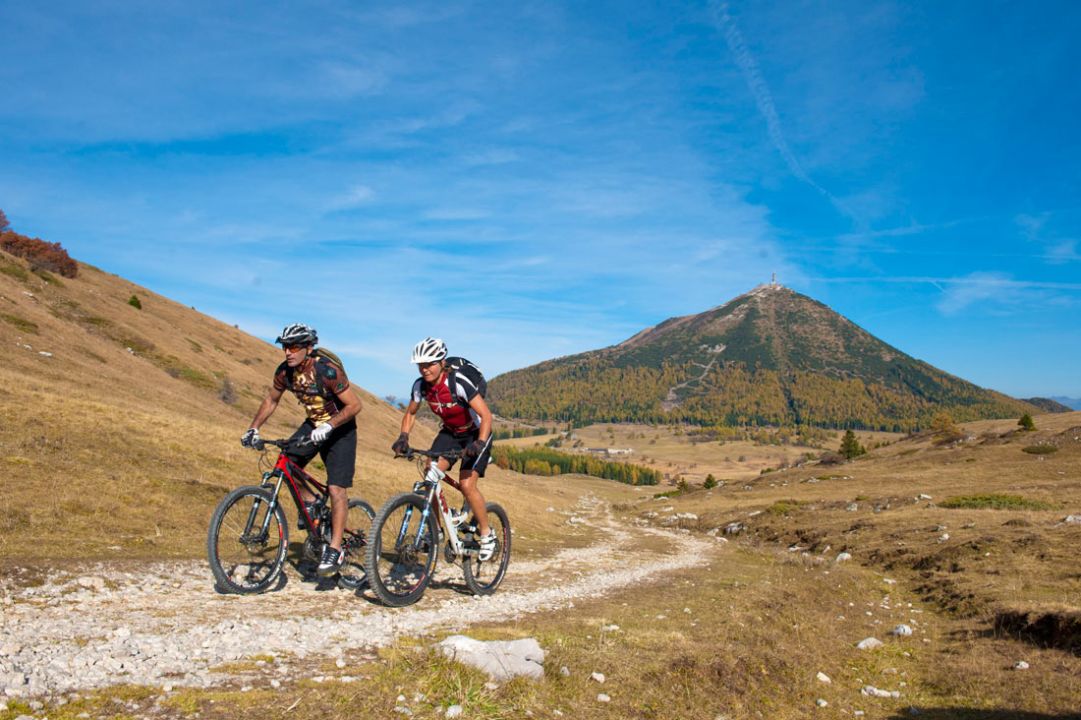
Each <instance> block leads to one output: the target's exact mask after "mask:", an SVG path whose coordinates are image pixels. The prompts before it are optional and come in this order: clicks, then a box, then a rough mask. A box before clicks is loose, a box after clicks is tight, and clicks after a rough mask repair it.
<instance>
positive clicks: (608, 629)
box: [601, 625, 619, 632]
mask: <svg viewBox="0 0 1081 720" xmlns="http://www.w3.org/2000/svg"><path fill="white" fill-rule="evenodd" d="M601 630H602V631H604V632H618V631H619V625H603V626H601Z"/></svg>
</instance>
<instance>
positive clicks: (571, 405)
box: [490, 283, 1039, 431]
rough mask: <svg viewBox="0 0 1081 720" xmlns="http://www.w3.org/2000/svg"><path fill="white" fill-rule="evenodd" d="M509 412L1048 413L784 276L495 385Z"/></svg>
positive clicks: (895, 418) (842, 418) (611, 416)
mask: <svg viewBox="0 0 1081 720" xmlns="http://www.w3.org/2000/svg"><path fill="white" fill-rule="evenodd" d="M490 389H491V392H490V396H491V398H492V400H491V402H492V403H493V405H494V406H495V407H496V409H497V411H498V412H499V413H500V414H501V415H504V416H507V417H517V418H523V419H533V420H555V421H565V422H572V423H577V424H585V423H590V422H602V421H610V422H621V421H628V422H690V423H696V424H727V425H743V424H749V423H754V424H766V425H790V424H809V425H817V426H824V427H853V428H868V429H882V430H896V431H901V430H911V429H914V428H918V427H921V426H924V425H926V424H927V423H929V421H930V419H931V417H932V416H933V415H934V414H935V413H937V412H940V411H947V412H949V413H950V414H951V416H952V417H953V419H954V420H957V421H965V420H975V419H980V418H992V417H1011V416H1018V417H1019V416H1020V415H1021V414H1022V413H1025V412H1039V409H1038V408H1036V407H1034V406H1033V405H1030V404H1027V403H1025V402H1023V401H1020V400H1016V399H1014V398H1010V397H1007V396H1006V395H1003V394H1001V393H997V392H994V391H991V390H986V389H983V388H980V387H977V386H976V385H973V384H972V383H970V382H967V381H965V380H962V379H961V378H958V377H954V376H953V375H950V374H948V373H945V372H943V371H941V370H938V369H937V368H934V367H932V366H931V365H928V364H927V363H925V362H922V361H920V360H916V359H914V358H912V357H910V356H908V355H906V354H905V353H903V352H901V351H900V350H898V349H896V348H894V347H891V346H890V345H887V344H886V343H884V342H882V341H881V340H878V339H877V338H875V337H874V336H872V335H871V334H870V333H868V332H867V331H865V330H863V329H862V328H860V327H858V326H857V325H855V324H854V323H852V322H851V321H849V320H848V319H846V318H844V317H842V316H841V315H839V314H838V313H836V312H834V311H833V310H831V309H830V308H828V307H826V306H825V305H823V304H822V303H820V302H818V301H817V300H813V299H812V298H809V297H807V296H805V295H801V294H800V293H797V292H795V291H793V290H790V289H788V288H785V287H783V286H781V285H777V284H775V283H770V284H766V285H761V286H759V287H756V288H755V289H753V290H751V291H750V292H748V293H746V294H744V295H740V296H739V297H737V298H735V299H733V300H731V301H729V302H727V303H725V304H724V305H720V306H718V307H715V308H712V309H710V310H707V311H705V312H702V313H699V314H697V315H687V316H684V317H675V318H670V319H668V320H665V321H664V322H662V323H660V324H659V325H656V326H654V327H650V328H646V329H644V330H642V331H641V332H639V333H637V334H635V335H634V336H632V337H630V338H628V339H627V340H625V341H624V342H622V343H620V344H618V345H614V346H612V347H608V348H604V349H601V350H594V351H590V352H585V353H581V354H579V355H571V356H567V357H562V358H556V359H553V360H548V361H546V362H542V363H539V364H537V365H533V366H531V367H528V368H523V369H521V370H515V371H513V372H509V373H505V374H503V375H500V376H498V377H495V378H493V379H492V381H491V383H490Z"/></svg>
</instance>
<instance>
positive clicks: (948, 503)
mask: <svg viewBox="0 0 1081 720" xmlns="http://www.w3.org/2000/svg"><path fill="white" fill-rule="evenodd" d="M939 505H940V506H941V507H944V508H950V509H959V508H961V509H966V510H1051V509H1053V508H1054V506H1053V505H1050V504H1048V503H1045V502H1042V501H1040V500H1029V499H1028V498H1024V497H1021V496H1020V495H1003V494H998V493H991V494H986V495H958V496H956V497H951V498H946V499H945V500H943V501H942V502H940V503H939Z"/></svg>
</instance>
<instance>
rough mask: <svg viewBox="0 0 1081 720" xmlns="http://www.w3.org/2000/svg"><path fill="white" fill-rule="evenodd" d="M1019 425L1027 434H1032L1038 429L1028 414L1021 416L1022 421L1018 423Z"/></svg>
mask: <svg viewBox="0 0 1081 720" xmlns="http://www.w3.org/2000/svg"><path fill="white" fill-rule="evenodd" d="M1017 425H1018V426H1019V427H1020V428H1021V429H1022V430H1024V431H1025V432H1032V431H1033V430H1035V429H1036V423H1034V422H1033V421H1032V416H1031V415H1029V414H1028V413H1025V414H1024V415H1022V416H1021V419H1020V420H1018V421H1017Z"/></svg>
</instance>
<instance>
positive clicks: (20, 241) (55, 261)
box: [0, 210, 79, 278]
mask: <svg viewBox="0 0 1081 720" xmlns="http://www.w3.org/2000/svg"><path fill="white" fill-rule="evenodd" d="M0 250H3V251H4V252H6V253H9V254H11V255H14V256H16V257H21V258H24V259H26V260H29V261H30V268H31V269H32V270H35V271H38V270H47V271H49V272H55V273H58V274H60V275H63V276H64V277H69V278H73V277H75V276H76V275H78V274H79V265H78V263H76V262H75V261H74V260H72V259H71V256H70V255H68V251H67V250H65V249H64V248H63V247H61V245H60V243H51V242H47V241H45V240H42V239H41V238H32V237H28V236H26V235H20V234H19V233H17V232H15V231H14V230H12V229H11V223H10V222H9V221H8V219H7V215H5V214H4V211H3V210H0Z"/></svg>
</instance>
